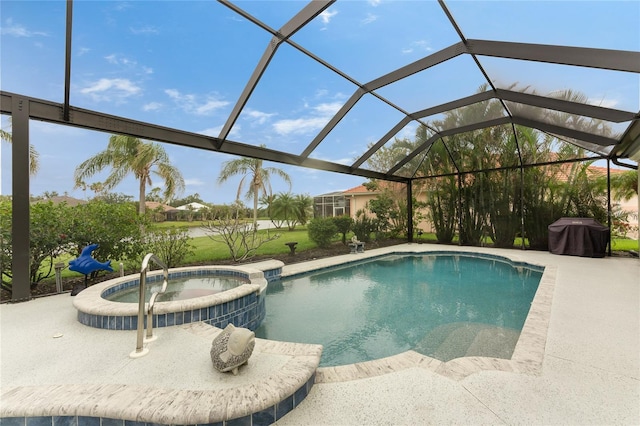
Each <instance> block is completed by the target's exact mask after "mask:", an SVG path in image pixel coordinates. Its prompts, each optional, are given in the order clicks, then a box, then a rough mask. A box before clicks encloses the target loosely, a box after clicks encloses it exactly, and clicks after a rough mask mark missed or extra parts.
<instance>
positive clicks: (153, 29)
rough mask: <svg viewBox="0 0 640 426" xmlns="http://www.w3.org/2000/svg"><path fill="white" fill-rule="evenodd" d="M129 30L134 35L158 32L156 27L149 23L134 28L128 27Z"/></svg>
mask: <svg viewBox="0 0 640 426" xmlns="http://www.w3.org/2000/svg"><path fill="white" fill-rule="evenodd" d="M129 31H131V33H132V34H135V35H140V34H142V35H152V34H160V31H159V30H158V29H157V28H156V27H152V26H150V25H146V26H144V27H139V28H134V27H130V28H129Z"/></svg>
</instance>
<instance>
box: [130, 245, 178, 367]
mask: <svg viewBox="0 0 640 426" xmlns="http://www.w3.org/2000/svg"><path fill="white" fill-rule="evenodd" d="M150 261H153V262H154V263H156V264H157V265H158V266H160V267H161V268H162V271H163V278H164V279H163V282H162V288H161V289H160V291H156V292H154V293H153V294H152V295H151V297H150V298H149V306H148V307H147V309H146V311H147V336H146V338H145V337H144V314H145V287H146V284H147V270H148V269H149V262H150ZM168 281H169V269H168V268H167V266H166V265H165V264H164V263H163V262H162V261H161V260H160V259H159V258H158V256H156V255H155V254H153V253H148V254H147V255H146V256H145V257H144V260H143V261H142V267H141V268H140V288H139V293H138V334H137V341H136V350H135V351H133V352H131V354H130V355H129V356H130V357H132V358H137V357H141V356H143V355H146V354H147V352H149V350H148V349H146V348H145V347H144V342H145V341H146V342H149V341H152V340H154V339H153V306H154V305H155V303H156V298H157V297H158V295H159V294H162V293H164V292H165V291H166V290H167V284H168Z"/></svg>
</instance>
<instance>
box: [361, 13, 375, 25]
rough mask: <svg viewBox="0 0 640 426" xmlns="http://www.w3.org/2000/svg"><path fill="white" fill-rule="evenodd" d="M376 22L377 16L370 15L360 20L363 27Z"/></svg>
mask: <svg viewBox="0 0 640 426" xmlns="http://www.w3.org/2000/svg"><path fill="white" fill-rule="evenodd" d="M377 20H378V16H377V15H374V14H372V13H367V17H366V18H364V19H363V20H362V23H363V24H364V25H367V24H370V23H372V22H375V21H377Z"/></svg>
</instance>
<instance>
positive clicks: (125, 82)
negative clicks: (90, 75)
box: [80, 78, 142, 101]
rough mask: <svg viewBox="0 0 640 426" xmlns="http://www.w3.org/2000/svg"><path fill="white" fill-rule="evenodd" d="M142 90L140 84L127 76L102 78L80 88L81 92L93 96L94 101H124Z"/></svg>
mask: <svg viewBox="0 0 640 426" xmlns="http://www.w3.org/2000/svg"><path fill="white" fill-rule="evenodd" d="M141 91H142V89H141V88H140V87H139V86H137V85H136V84H135V83H133V82H131V80H129V79H126V78H101V79H100V80H98V81H96V82H93V83H91V84H90V85H89V86H87V87H85V88H84V89H80V93H82V94H85V95H89V96H91V98H93V100H94V101H113V100H115V101H122V100H124V99H126V98H128V97H130V96H134V95H137V94H138V93H140V92H141Z"/></svg>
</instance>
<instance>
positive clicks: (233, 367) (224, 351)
mask: <svg viewBox="0 0 640 426" xmlns="http://www.w3.org/2000/svg"><path fill="white" fill-rule="evenodd" d="M255 345H256V339H255V333H254V332H253V331H251V330H249V329H247V328H240V327H235V326H234V325H233V324H229V325H227V326H226V327H225V329H224V330H222V333H220V334H218V335H217V336H216V338H215V339H213V342H212V343H211V362H213V367H214V368H215V369H216V370H218V371H220V372H222V373H224V372H227V371H231V372H232V373H233V375H234V376H235V375H237V374H238V367H240V366H241V365H242V364H245V363H246V362H247V361H248V360H249V357H250V356H251V354H252V353H253V348H254V346H255Z"/></svg>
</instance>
